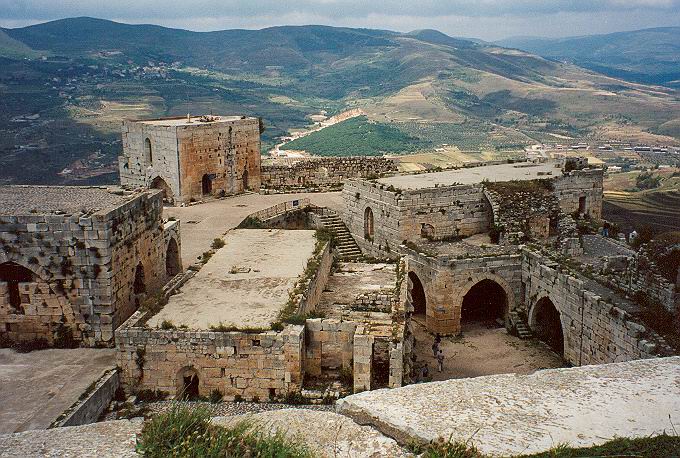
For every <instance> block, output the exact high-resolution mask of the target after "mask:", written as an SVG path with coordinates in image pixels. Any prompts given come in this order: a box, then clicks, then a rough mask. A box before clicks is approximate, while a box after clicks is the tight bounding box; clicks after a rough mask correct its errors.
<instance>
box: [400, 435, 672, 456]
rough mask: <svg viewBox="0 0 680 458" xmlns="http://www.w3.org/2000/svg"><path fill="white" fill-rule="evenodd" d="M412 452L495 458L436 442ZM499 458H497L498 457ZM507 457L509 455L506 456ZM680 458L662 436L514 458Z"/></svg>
mask: <svg viewBox="0 0 680 458" xmlns="http://www.w3.org/2000/svg"><path fill="white" fill-rule="evenodd" d="M409 449H410V450H411V451H412V452H413V453H415V454H418V455H420V456H421V457H422V458H491V457H490V456H489V455H485V454H483V453H481V452H480V451H479V450H477V449H476V448H475V447H474V446H473V445H471V444H469V443H464V442H455V441H452V440H448V441H446V440H443V439H440V440H438V441H434V442H432V443H430V444H428V445H425V446H421V445H412V446H410V447H409ZM494 456H496V455H494ZM506 456H507V455H506ZM605 456H610V457H624V456H625V457H644V458H662V457H663V458H671V457H680V437H678V436H670V435H667V434H661V435H659V436H655V437H643V438H638V439H628V438H616V439H613V440H611V441H609V442H606V443H604V444H602V445H597V446H593V447H585V448H573V447H570V446H569V445H567V444H560V445H557V446H555V447H553V448H552V449H550V450H548V451H546V452H541V453H534V454H531V455H514V457H512V458H576V457H584V458H585V457H590V458H593V457H605Z"/></svg>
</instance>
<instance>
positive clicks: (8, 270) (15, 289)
mask: <svg viewBox="0 0 680 458" xmlns="http://www.w3.org/2000/svg"><path fill="white" fill-rule="evenodd" d="M34 278H35V277H34V274H33V272H31V271H30V270H29V269H27V268H25V267H24V266H21V265H19V264H16V263H13V262H5V263H3V264H0V281H2V282H5V283H6V284H7V299H8V303H9V305H10V306H11V307H12V308H13V309H14V310H15V311H17V312H20V313H23V309H22V308H21V303H22V300H21V291H20V290H19V284H20V283H29V282H32V281H34Z"/></svg>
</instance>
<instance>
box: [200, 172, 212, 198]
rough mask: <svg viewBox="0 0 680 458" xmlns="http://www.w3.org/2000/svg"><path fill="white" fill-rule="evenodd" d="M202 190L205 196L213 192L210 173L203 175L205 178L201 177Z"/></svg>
mask: <svg viewBox="0 0 680 458" xmlns="http://www.w3.org/2000/svg"><path fill="white" fill-rule="evenodd" d="M201 191H202V192H203V195H204V196H207V195H209V194H210V193H212V178H210V175H208V174H207V173H206V174H205V175H203V178H201Z"/></svg>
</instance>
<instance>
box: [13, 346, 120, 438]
mask: <svg viewBox="0 0 680 458" xmlns="http://www.w3.org/2000/svg"><path fill="white" fill-rule="evenodd" d="M114 353H115V351H114V350H113V349H94V348H76V349H69V350H58V349H49V350H39V351H32V352H30V353H17V352H16V351H14V350H10V349H7V348H3V349H0V386H1V387H2V389H0V405H1V406H2V408H1V409H0V433H13V432H19V431H28V430H32V429H46V428H47V427H49V426H50V424H51V423H52V422H53V421H54V420H56V419H57V417H58V416H59V415H61V413H62V412H64V411H65V410H66V409H68V408H69V407H71V405H73V403H75V402H76V401H77V400H78V398H79V397H80V396H81V395H82V394H83V393H84V392H86V390H87V388H88V387H89V386H90V385H91V384H92V383H94V382H95V381H97V380H99V378H100V377H101V376H102V375H103V374H104V372H106V371H108V370H110V369H113V368H114V367H115V366H116V362H115V359H114Z"/></svg>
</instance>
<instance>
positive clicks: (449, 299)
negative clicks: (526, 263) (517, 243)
mask: <svg viewBox="0 0 680 458" xmlns="http://www.w3.org/2000/svg"><path fill="white" fill-rule="evenodd" d="M406 251H407V253H408V258H407V269H408V272H410V273H413V274H415V275H416V276H417V277H418V279H419V280H420V282H421V283H422V285H423V287H424V290H425V300H426V326H427V329H428V330H429V331H430V332H433V333H440V334H444V335H450V334H459V333H460V330H461V324H460V323H461V311H462V307H463V300H464V298H465V295H466V294H467V293H468V292H469V291H470V289H472V287H474V286H475V285H476V284H478V283H479V282H481V281H483V280H491V281H493V282H495V283H497V284H498V285H499V286H500V287H501V288H502V289H503V291H504V292H505V295H506V299H507V310H506V312H505V314H506V319H507V314H508V313H509V312H513V311H521V310H522V309H523V303H522V299H521V291H522V283H521V282H522V275H521V256H520V255H519V254H509V255H501V256H489V257H479V258H467V259H453V258H449V257H446V256H443V257H439V258H433V257H428V256H425V255H424V254H422V253H417V252H415V251H413V250H410V249H407V250H406ZM412 289H413V284H412V283H411V280H410V279H409V293H410V292H411V291H412ZM412 304H413V300H412V298H411V297H409V306H408V307H409V310H411V311H413V305H412Z"/></svg>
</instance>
